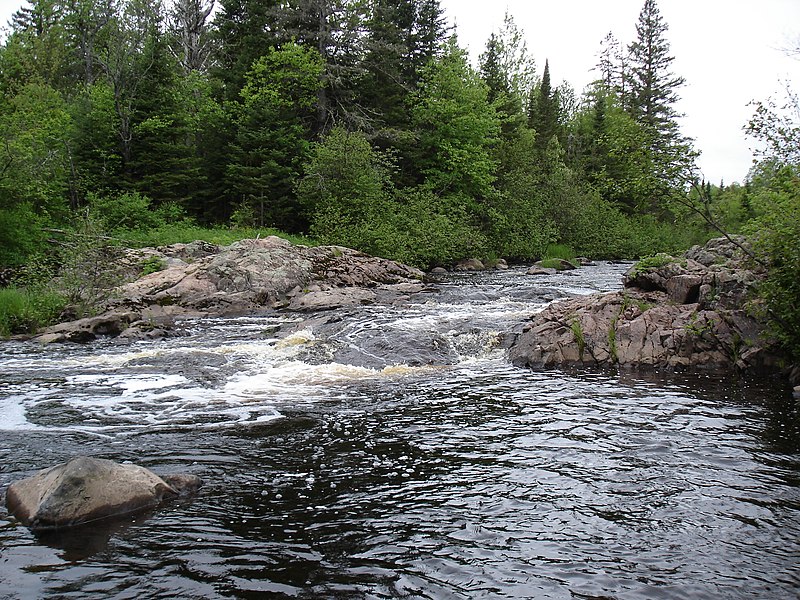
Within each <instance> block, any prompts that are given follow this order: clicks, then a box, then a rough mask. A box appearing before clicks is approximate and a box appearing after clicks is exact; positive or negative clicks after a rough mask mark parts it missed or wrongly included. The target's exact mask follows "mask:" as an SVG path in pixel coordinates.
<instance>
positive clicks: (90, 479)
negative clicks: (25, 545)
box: [6, 456, 202, 531]
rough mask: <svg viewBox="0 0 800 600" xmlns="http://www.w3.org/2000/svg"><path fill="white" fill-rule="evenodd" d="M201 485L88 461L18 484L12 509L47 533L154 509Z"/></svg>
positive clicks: (11, 491) (9, 497) (11, 492)
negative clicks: (169, 499) (165, 501)
mask: <svg viewBox="0 0 800 600" xmlns="http://www.w3.org/2000/svg"><path fill="white" fill-rule="evenodd" d="M201 483H202V482H201V481H200V479H199V478H198V477H196V476H194V475H174V476H165V477H164V478H162V477H159V476H158V475H156V474H154V473H153V472H151V471H149V470H147V469H145V468H144V467H140V466H137V465H133V464H118V463H114V462H112V461H110V460H105V459H100V458H91V457H85V456H83V457H78V458H73V459H72V460H69V461H67V462H66V463H62V464H60V465H56V466H54V467H50V468H49V469H44V470H42V471H39V472H38V473H36V474H35V475H33V476H31V477H29V478H27V479H22V480H20V481H17V482H15V483H12V484H11V485H10V486H9V487H8V490H7V491H6V506H7V508H8V511H9V512H10V513H11V514H13V515H14V516H15V517H16V518H17V519H19V520H20V522H22V523H23V524H24V525H27V526H29V527H30V528H31V529H33V530H36V531H47V530H53V529H61V528H65V527H74V526H77V525H83V524H86V523H91V522H94V521H98V520H100V519H106V518H109V517H117V516H122V515H127V514H130V513H134V512H138V511H142V510H145V509H148V508H153V507H155V506H157V505H159V504H160V503H161V502H162V501H164V500H166V499H168V498H174V497H176V496H179V495H182V494H185V493H190V492H193V491H195V490H197V489H198V488H199V487H200V485H201Z"/></svg>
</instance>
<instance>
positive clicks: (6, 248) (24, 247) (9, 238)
mask: <svg viewBox="0 0 800 600" xmlns="http://www.w3.org/2000/svg"><path fill="white" fill-rule="evenodd" d="M42 225H43V222H42V219H40V218H39V217H38V216H37V215H36V214H35V213H34V211H33V208H32V207H31V206H30V205H28V204H22V205H19V206H16V207H14V208H12V209H5V210H0V266H7V267H16V266H19V265H23V264H25V263H26V262H27V261H28V259H29V257H30V256H32V255H33V254H35V253H37V252H39V251H40V250H41V248H42V246H43V245H44V243H45V239H46V235H45V233H44V231H42Z"/></svg>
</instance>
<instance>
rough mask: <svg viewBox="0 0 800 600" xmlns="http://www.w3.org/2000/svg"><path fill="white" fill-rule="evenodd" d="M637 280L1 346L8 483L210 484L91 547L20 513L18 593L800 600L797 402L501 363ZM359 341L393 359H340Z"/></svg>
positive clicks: (9, 555) (9, 532) (14, 589)
mask: <svg viewBox="0 0 800 600" xmlns="http://www.w3.org/2000/svg"><path fill="white" fill-rule="evenodd" d="M599 268H600V269H601V270H602V269H606V267H605V266H602V267H599ZM620 270H621V268H619V269H617V271H616V272H615V271H613V270H610V271H608V272H606V271H603V273H604V274H602V275H601V276H599V277H596V278H595V281H594V282H593V281H592V278H591V277H590V274H589V272H588V270H587V271H585V272H583V273H580V274H578V275H574V276H567V275H563V276H558V277H556V276H553V277H551V278H550V279H548V280H546V281H545V280H537V281H540V283H534V282H532V280H531V279H530V278H526V277H524V276H523V275H521V274H520V272H519V271H517V272H511V273H491V274H483V275H464V276H461V275H459V276H453V277H452V278H451V279H450V280H448V281H445V282H443V283H442V284H441V285H440V291H439V292H438V293H434V294H431V295H430V296H429V297H427V298H426V301H425V302H421V303H419V304H416V305H412V306H410V307H406V308H404V309H399V308H387V309H384V310H383V311H378V310H376V309H374V308H370V307H364V308H360V309H348V310H347V311H342V312H338V313H328V314H325V315H322V316H319V315H317V316H313V318H312V319H310V320H309V321H302V320H301V318H299V317H298V318H295V317H292V318H289V319H287V318H283V317H280V318H279V317H276V316H274V315H267V316H264V317H248V318H242V319H235V320H225V319H220V320H210V321H194V322H189V323H187V324H185V333H186V335H185V336H184V337H182V338H176V339H170V340H164V341H162V342H148V343H143V344H137V345H134V346H130V347H119V346H114V345H113V344H100V345H99V346H95V347H93V348H91V349H90V348H84V347H63V348H58V349H54V348H49V349H43V348H38V347H35V346H25V345H14V346H4V348H6V347H7V348H9V352H4V353H3V354H1V355H0V428H1V429H2V430H3V437H2V443H0V465H2V467H0V485H2V486H5V485H7V484H8V483H9V482H11V481H13V480H14V479H18V478H20V477H22V476H25V475H27V474H30V473H31V472H33V471H35V470H36V469H39V468H43V467H45V466H49V465H51V464H53V463H54V462H57V461H59V460H63V459H65V458H66V457H68V456H71V455H74V454H77V453H87V454H92V455H95V456H101V457H106V458H112V459H115V460H131V461H134V462H139V463H141V464H144V465H145V466H147V467H149V468H152V469H153V470H155V471H156V472H181V471H190V472H194V473H197V474H198V475H200V476H201V477H203V478H204V480H205V481H206V485H205V487H204V488H203V490H202V491H201V493H200V494H199V495H198V496H197V497H196V498H194V499H191V500H186V501H179V502H176V503H173V504H170V505H167V506H165V507H163V508H162V509H160V510H158V511H156V512H154V513H152V514H150V515H144V516H142V517H140V518H138V519H136V520H135V521H134V522H124V523H122V524H115V525H114V526H113V527H111V526H110V527H108V528H103V527H96V528H93V532H92V535H91V536H88V535H85V534H80V535H77V536H72V537H70V536H66V537H63V536H62V537H60V538H58V539H52V538H51V539H41V538H38V539H37V538H35V537H34V536H32V534H30V532H28V531H27V530H26V529H25V528H22V527H19V526H18V525H17V524H16V523H14V522H13V521H12V520H11V519H9V518H7V517H6V516H5V515H3V516H0V589H2V590H3V592H2V593H0V596H3V597H5V596H4V594H5V595H8V596H9V597H19V598H39V597H42V598H44V597H58V598H81V599H84V598H98V599H99V598H131V597H136V596H140V597H143V598H160V597H165V598H166V597H170V598H198V597H202V598H261V597H270V598H374V599H382V600H383V599H387V598H437V599H438V598H458V599H461V598H464V599H472V598H487V599H488V598H557V599H561V598H564V599H566V598H570V599H571V598H616V599H645V598H752V597H769V598H795V597H797V595H798V592H800V575H798V571H797V568H796V566H797V564H796V563H797V557H798V556H800V542H799V541H798V540H800V476H799V475H798V472H799V471H800V469H799V467H800V432H799V428H798V423H799V422H800V418H799V417H798V411H799V409H798V407H797V405H796V403H793V401H792V400H791V398H790V396H789V395H788V394H786V393H785V391H784V390H780V389H778V390H775V389H771V388H769V387H768V386H766V385H756V384H750V383H748V382H735V381H727V382H721V383H719V382H714V381H711V380H709V379H708V378H695V377H688V376H687V377H680V378H677V377H672V378H668V379H664V378H659V377H651V378H643V377H639V376H632V375H630V374H624V373H623V374H609V373H588V372H582V373H566V372H557V371H551V372H529V371H525V370H520V369H515V368H513V367H511V366H510V365H508V364H507V363H506V362H505V360H504V358H503V356H502V352H501V351H500V350H498V349H497V340H496V335H497V333H498V332H500V331H503V330H505V329H506V328H508V327H510V326H511V325H512V324H513V323H515V322H516V321H517V320H518V318H519V316H518V315H519V314H521V313H525V312H526V311H527V312H533V311H535V310H537V309H539V308H540V307H541V306H543V305H544V304H545V303H546V302H549V301H551V300H552V299H553V297H554V296H557V295H559V294H562V293H564V292H569V293H586V292H587V291H590V290H591V289H602V288H606V287H608V288H611V287H613V286H612V280H614V277H616V278H617V279H616V280H614V281H616V282H617V283H614V284H613V285H617V286H618V276H619V271H620ZM537 286H540V287H537ZM337 320H338V321H337ZM424 334H425V335H427V336H428V337H427V338H426V337H425V335H424ZM433 339H436V340H437V343H442V344H446V345H447V347H446V349H445V350H446V352H440V353H439V354H437V353H436V352H432V351H429V349H426V347H425V342H426V340H428V341H430V340H433ZM348 344H350V345H352V346H354V347H355V348H356V350H364V351H366V352H368V353H371V354H372V355H373V357H372V359H370V361H366V360H365V361H364V363H363V364H362V363H359V362H358V361H357V360H356V358H358V356H357V353H355V352H354V353H352V354H351V356H352V357H354V360H352V361H350V362H347V361H343V362H337V361H333V360H331V359H330V357H331V356H333V355H334V354H336V352H339V353H340V354H339V356H342V357H344V356H347V353H345V352H344V351H343V350H342V348H346V347H347V345H348ZM381 344H382V345H381ZM393 348H396V349H397V351H398V353H396V354H392V352H393ZM411 352H427V354H420V355H419V356H418V357H417V359H416V360H417V361H418V362H417V363H416V364H412V361H411V360H410V359H408V358H407V357H405V355H404V354H402V353H406V354H408V353H411ZM401 355H402V356H404V358H403V359H402V360H397V358H398V357H399V356H401ZM360 356H361V357H362V358H363V356H364V352H362V353H361V355H360ZM422 356H425V357H432V356H437V357H444V358H446V359H447V362H444V361H442V362H433V363H432V364H428V363H427V362H426V360H427V358H426V359H425V360H423V359H422ZM359 360H360V359H359ZM366 363H368V364H366ZM6 590H11V591H9V592H7V591H6ZM14 594H16V596H15V595H14Z"/></svg>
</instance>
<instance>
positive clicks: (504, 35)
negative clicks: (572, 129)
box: [480, 13, 536, 138]
mask: <svg viewBox="0 0 800 600" xmlns="http://www.w3.org/2000/svg"><path fill="white" fill-rule="evenodd" d="M480 65H481V77H482V78H483V80H484V81H485V82H486V85H487V86H488V88H489V102H491V103H492V104H493V105H494V108H495V110H496V111H497V114H498V116H499V117H500V119H501V120H502V133H503V137H504V138H507V137H509V136H515V135H517V134H518V133H519V130H520V128H521V127H522V126H523V125H525V124H526V121H527V118H526V116H525V110H524V107H527V106H528V103H529V95H530V93H531V92H532V90H533V88H534V86H535V81H536V74H535V65H534V62H533V59H532V58H530V56H529V55H528V49H527V45H526V43H525V37H524V35H523V33H522V32H521V31H520V30H519V29H518V28H517V26H516V25H515V23H514V19H513V18H512V17H511V15H510V14H508V13H506V16H505V20H504V22H503V27H502V28H501V29H500V30H499V32H498V33H497V34H495V33H492V34H491V36H490V37H489V40H488V42H487V44H486V51H485V52H484V53H483V54H482V55H481V56H480Z"/></svg>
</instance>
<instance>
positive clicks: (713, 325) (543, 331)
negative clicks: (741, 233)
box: [509, 238, 786, 373]
mask: <svg viewBox="0 0 800 600" xmlns="http://www.w3.org/2000/svg"><path fill="white" fill-rule="evenodd" d="M739 242H740V243H745V242H744V240H740V241H739ZM762 276H763V274H762V273H761V272H760V271H759V270H758V269H757V268H754V267H753V266H752V263H750V262H749V261H748V259H747V256H746V254H745V253H744V252H742V251H741V249H740V248H739V247H737V246H736V244H733V243H731V242H730V241H728V240H727V239H725V238H720V239H715V240H711V241H710V242H709V243H708V244H707V245H706V246H705V247H702V248H701V247H694V248H692V249H691V250H689V251H688V252H687V253H686V254H685V255H683V256H681V257H673V256H668V255H658V256H656V257H654V258H651V259H647V260H644V261H641V262H640V263H638V264H636V265H635V266H634V267H632V268H631V269H630V270H629V271H628V273H627V274H626V276H625V282H624V283H625V288H624V290H622V291H619V292H613V293H608V294H602V295H593V296H588V297H582V298H575V299H570V300H567V301H563V302H556V303H553V304H551V305H550V306H548V307H547V308H546V309H545V310H544V311H542V312H541V313H539V314H537V315H534V316H533V318H532V319H531V322H530V323H528V324H527V325H526V326H525V328H524V330H523V332H522V333H521V334H519V335H518V336H517V337H516V339H515V340H514V341H513V342H512V343H511V348H510V351H509V352H510V358H511V360H512V362H513V363H514V364H515V365H518V366H528V367H552V366H576V365H581V366H599V367H608V366H616V365H618V366H620V367H624V368H634V369H639V368H647V369H666V370H706V371H717V372H733V371H740V372H747V373H764V372H777V371H780V370H781V369H782V368H785V367H786V364H785V357H784V356H783V355H782V353H781V352H780V350H779V349H778V348H777V346H776V345H775V343H774V341H773V340H771V339H770V337H769V336H768V335H767V333H766V326H765V320H764V317H763V314H764V309H763V306H761V305H760V303H759V301H758V299H757V297H756V296H755V294H754V288H755V285H756V284H757V283H758V282H759V281H760V279H761V277H762Z"/></svg>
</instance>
